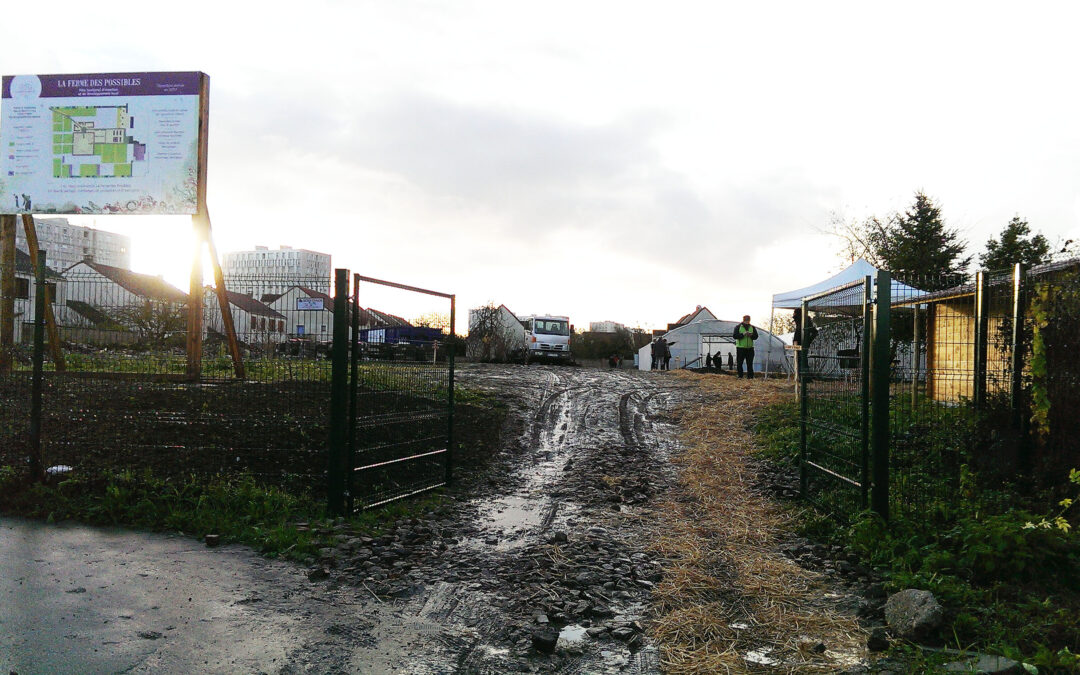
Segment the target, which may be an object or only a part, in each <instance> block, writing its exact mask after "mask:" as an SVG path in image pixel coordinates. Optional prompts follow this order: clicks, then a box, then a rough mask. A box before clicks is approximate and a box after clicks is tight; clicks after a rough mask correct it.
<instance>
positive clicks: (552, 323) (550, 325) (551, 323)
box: [533, 319, 570, 335]
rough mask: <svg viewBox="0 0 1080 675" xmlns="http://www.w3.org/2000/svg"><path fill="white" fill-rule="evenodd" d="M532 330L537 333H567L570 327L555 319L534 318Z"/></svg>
mask: <svg viewBox="0 0 1080 675" xmlns="http://www.w3.org/2000/svg"><path fill="white" fill-rule="evenodd" d="M533 332H534V333H536V334H537V335H569V334H570V327H569V326H567V325H566V322H565V321H559V320H557V319H534V320H533Z"/></svg>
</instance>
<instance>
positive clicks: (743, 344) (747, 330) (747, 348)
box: [652, 314, 758, 380]
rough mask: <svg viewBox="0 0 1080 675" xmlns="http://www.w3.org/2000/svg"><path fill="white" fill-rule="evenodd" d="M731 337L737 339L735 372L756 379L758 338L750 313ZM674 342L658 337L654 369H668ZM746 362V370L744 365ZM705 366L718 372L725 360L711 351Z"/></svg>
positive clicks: (654, 354)
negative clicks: (755, 355)
mask: <svg viewBox="0 0 1080 675" xmlns="http://www.w3.org/2000/svg"><path fill="white" fill-rule="evenodd" d="M731 338H732V339H733V340H734V341H735V357H734V361H735V372H736V374H737V375H738V376H739V377H740V378H742V377H743V374H744V372H745V376H746V377H747V378H748V379H751V380H752V379H754V341H755V340H757V339H758V332H757V328H754V327H753V326H752V325H750V315H749V314H747V315H745V316H743V318H742V323H739V324H736V325H735V328H734V330H733V331H732V333H731ZM673 344H675V343H674V342H670V343H669V342H668V341H667V340H666V339H665V338H663V337H661V338H658V339H657V340H656V341H655V342H653V345H652V369H653V370H668V367H669V365H670V363H671V345H673ZM744 364H745V366H746V368H745V371H744V370H743V365H744ZM727 365H728V370H730V369H731V366H732V355H731V354H730V353H729V354H728V360H727ZM705 366H706V367H707V368H708V369H709V370H713V369H715V370H716V371H717V372H719V371H720V370H721V368H722V367H723V361H722V360H721V357H720V354H719V352H717V354H716V356H713V355H712V354H711V353H710V354H709V355H708V356H707V357H706V359H705Z"/></svg>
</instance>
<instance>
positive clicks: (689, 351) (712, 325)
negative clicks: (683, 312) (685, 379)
mask: <svg viewBox="0 0 1080 675" xmlns="http://www.w3.org/2000/svg"><path fill="white" fill-rule="evenodd" d="M737 325H739V322H738V321H724V320H722V319H700V320H698V321H693V322H691V323H688V324H684V325H682V326H679V327H677V328H673V329H671V330H669V331H668V332H667V333H665V334H664V338H665V339H666V340H667V341H668V344H669V345H670V346H671V367H672V368H673V369H678V368H694V367H697V368H704V367H705V357H706V356H707V355H708V354H712V355H714V356H716V355H719V356H720V357H721V358H723V359H724V360H725V363H726V359H727V355H728V354H732V355H734V354H735V340H734V339H733V338H732V333H733V332H734V330H735V326H737ZM784 345H785V343H784V341H783V340H781V339H780V338H778V337H777V336H775V335H773V334H772V333H770V332H769V331H767V330H765V329H764V328H758V339H757V341H756V342H755V343H754V370H755V371H757V372H762V371H763V370H765V368H766V367H767V366H768V365H769V364H772V363H780V364H783V366H784V368H785V370H786V369H787V367H788V366H787V360H786V359H784ZM651 364H652V345H651V344H647V345H645V346H644V347H642V348H641V349H639V350H638V369H639V370H650V367H651Z"/></svg>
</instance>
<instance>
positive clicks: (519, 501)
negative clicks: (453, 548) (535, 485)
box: [462, 496, 580, 551]
mask: <svg viewBox="0 0 1080 675" xmlns="http://www.w3.org/2000/svg"><path fill="white" fill-rule="evenodd" d="M553 509H554V513H552V510H553ZM579 510H580V507H579V506H578V505H576V504H563V503H556V502H552V501H549V500H544V499H539V498H536V499H529V498H526V497H516V496H509V497H499V498H494V499H485V500H482V501H481V502H480V503H479V505H478V507H477V525H478V526H479V529H480V533H479V534H477V535H476V536H473V537H466V538H464V539H462V543H463V544H465V545H466V546H469V547H471V548H485V549H494V550H497V551H507V550H509V549H512V548H514V547H516V546H520V545H521V544H523V543H525V535H526V534H527V533H529V532H533V531H537V530H540V529H541V528H544V529H552V528H555V527H561V526H564V525H566V524H567V521H572V519H573V517H574V515H575V514H576V513H577V511H579ZM545 519H547V520H548V521H549V522H546V523H545V522H544V521H545ZM545 526H546V527H545Z"/></svg>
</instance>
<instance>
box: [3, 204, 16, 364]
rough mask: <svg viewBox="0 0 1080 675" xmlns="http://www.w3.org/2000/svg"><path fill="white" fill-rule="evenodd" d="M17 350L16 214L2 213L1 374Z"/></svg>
mask: <svg viewBox="0 0 1080 675" xmlns="http://www.w3.org/2000/svg"><path fill="white" fill-rule="evenodd" d="M14 351H15V216H13V215H0V375H7V374H8V373H10V372H11V362H12V359H13V357H14Z"/></svg>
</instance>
